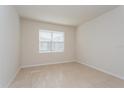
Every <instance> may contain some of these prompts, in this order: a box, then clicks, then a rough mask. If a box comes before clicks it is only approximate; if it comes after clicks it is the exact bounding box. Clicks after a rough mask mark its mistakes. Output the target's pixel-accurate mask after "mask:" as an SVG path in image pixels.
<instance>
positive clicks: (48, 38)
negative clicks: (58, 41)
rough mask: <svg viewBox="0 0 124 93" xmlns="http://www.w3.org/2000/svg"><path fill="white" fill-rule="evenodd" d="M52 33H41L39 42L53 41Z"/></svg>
mask: <svg viewBox="0 0 124 93" xmlns="http://www.w3.org/2000/svg"><path fill="white" fill-rule="evenodd" d="M51 36H52V33H51V32H48V31H40V32H39V40H40V41H51V40H52V37H51Z"/></svg>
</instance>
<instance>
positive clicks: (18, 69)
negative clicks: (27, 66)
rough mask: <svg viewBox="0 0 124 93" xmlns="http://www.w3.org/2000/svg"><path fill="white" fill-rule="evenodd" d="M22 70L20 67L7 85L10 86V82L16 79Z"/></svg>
mask: <svg viewBox="0 0 124 93" xmlns="http://www.w3.org/2000/svg"><path fill="white" fill-rule="evenodd" d="M20 70H21V67H19V68H18V69H17V71H16V73H15V74H14V75H13V77H12V78H11V79H10V81H9V83H8V84H7V86H6V87H9V86H10V84H11V83H12V82H13V81H14V79H15V77H16V76H17V74H18V72H19V71H20Z"/></svg>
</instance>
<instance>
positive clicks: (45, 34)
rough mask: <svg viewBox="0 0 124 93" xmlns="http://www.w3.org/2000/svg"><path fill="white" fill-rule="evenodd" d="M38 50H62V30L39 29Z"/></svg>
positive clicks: (41, 51) (42, 51)
mask: <svg viewBox="0 0 124 93" xmlns="http://www.w3.org/2000/svg"><path fill="white" fill-rule="evenodd" d="M39 52H40V53H47V52H64V32H59V31H48V30H40V31H39Z"/></svg>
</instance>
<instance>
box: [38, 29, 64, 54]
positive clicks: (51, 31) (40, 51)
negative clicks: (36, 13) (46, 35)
mask: <svg viewBox="0 0 124 93" xmlns="http://www.w3.org/2000/svg"><path fill="white" fill-rule="evenodd" d="M40 32H50V33H63V38H64V39H65V33H64V32H63V31H53V30H41V29H40V30H39V33H38V34H39V53H52V52H56V53H62V52H64V48H65V40H63V44H64V45H63V50H62V51H55V50H52V43H53V40H52V39H53V36H51V37H52V39H51V49H50V51H42V50H40V44H41V41H40ZM51 35H53V34H51ZM44 42H45V41H44ZM46 42H47V41H46Z"/></svg>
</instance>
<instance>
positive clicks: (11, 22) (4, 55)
mask: <svg viewBox="0 0 124 93" xmlns="http://www.w3.org/2000/svg"><path fill="white" fill-rule="evenodd" d="M19 44H20V30H19V17H18V15H17V13H16V11H15V9H14V8H13V7H12V6H0V87H7V86H8V85H9V83H10V82H11V81H12V79H13V78H14V76H15V75H16V72H17V70H18V68H19V50H20V49H19Z"/></svg>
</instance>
